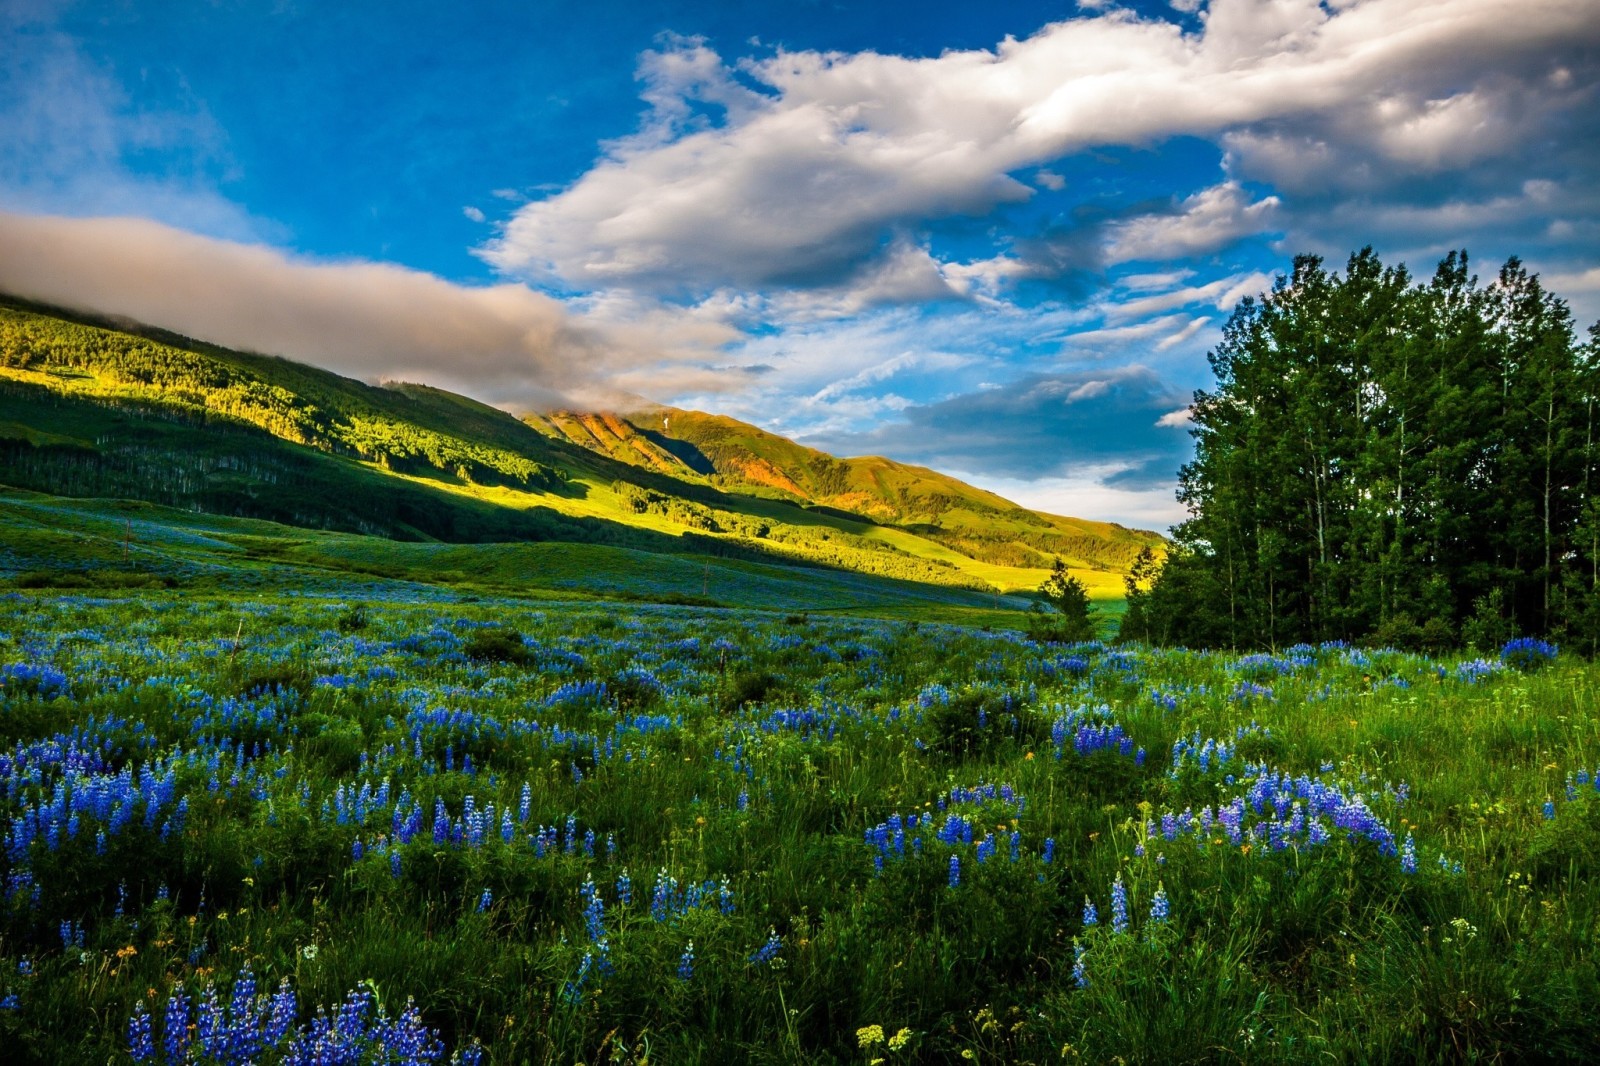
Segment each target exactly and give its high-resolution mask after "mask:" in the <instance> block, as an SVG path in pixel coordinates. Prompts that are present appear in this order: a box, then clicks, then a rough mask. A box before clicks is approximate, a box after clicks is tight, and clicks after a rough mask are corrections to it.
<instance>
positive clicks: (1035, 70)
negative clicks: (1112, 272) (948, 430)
mask: <svg viewBox="0 0 1600 1066" xmlns="http://www.w3.org/2000/svg"><path fill="white" fill-rule="evenodd" d="M1200 17H1201V19H1202V20H1203V29H1202V30H1200V31H1199V32H1193V33H1186V32H1184V30H1183V29H1182V28H1181V26H1180V25H1179V24H1178V23H1175V22H1167V21H1162V20H1159V19H1148V18H1140V17H1137V16H1135V15H1133V14H1130V13H1129V12H1127V11H1123V10H1109V11H1107V12H1105V13H1103V14H1098V15H1094V16H1092V17H1080V18H1074V19H1070V20H1067V21H1064V22H1059V23H1055V24H1053V25H1050V26H1047V27H1045V28H1044V29H1042V30H1040V31H1039V32H1038V33H1036V34H1034V35H1033V36H1031V37H1029V38H1027V39H1025V40H1020V41H1019V40H1014V39H1009V38H1008V39H1007V40H1005V41H1003V42H1001V43H1000V44H999V45H997V46H996V47H995V48H994V49H993V50H988V51H960V52H948V53H945V54H944V55H941V56H939V57H937V58H927V59H908V58H902V57H897V56H889V55H880V54H877V53H858V54H840V53H818V52H781V51H780V52H778V53H776V54H774V55H772V56H770V57H768V58H764V59H747V60H743V61H740V62H738V63H736V64H734V65H733V66H730V65H728V64H727V63H725V62H723V61H722V60H721V59H720V57H718V56H716V55H715V54H714V53H712V52H711V51H710V50H709V49H707V47H706V46H705V45H704V43H703V42H699V41H684V40H668V41H666V42H665V43H664V44H663V46H662V47H661V48H660V49H659V50H658V51H656V52H653V53H650V54H649V55H647V56H646V58H645V60H644V63H643V65H642V77H643V80H644V82H645V92H644V96H645V98H646V100H647V101H648V102H649V104H650V105H651V109H650V112H649V115H648V116H647V118H646V120H645V122H644V123H643V125H642V127H641V129H640V130H639V132H638V133H637V134H636V135H634V136H632V137H628V138H624V139H622V140H620V141H617V142H614V143H613V144H611V145H610V146H609V147H608V150H607V152H606V154H605V156H604V157H603V158H602V159H600V160H599V161H598V162H597V163H596V164H595V166H594V167H593V168H592V169H591V170H590V171H589V172H588V173H586V174H585V175H583V176H582V177H581V178H579V179H578V180H577V181H576V182H575V183H573V184H572V185H571V186H569V187H568V188H566V189H564V190H562V191H560V192H558V193H556V194H554V195H551V196H548V197H546V198H544V199H541V200H537V201H534V202H532V203H529V204H526V205H525V206H523V207H522V208H521V209H520V210H519V211H518V212H517V213H516V215H515V216H514V217H513V218H512V219H511V221H510V222H509V223H508V225H507V226H506V227H505V230H504V232H503V234H502V235H501V237H500V238H499V239H498V240H496V241H494V242H493V243H491V244H490V245H489V246H488V247H487V248H486V249H485V250H484V254H485V256H486V257H487V258H488V259H489V260H490V261H491V262H492V263H494V264H495V265H496V266H498V267H499V268H501V269H503V270H505V271H507V272H510V273H515V274H521V275H524V276H527V277H530V278H534V279H537V280H541V281H552V282H560V283H561V284H563V285H566V286H574V287H577V288H580V289H594V288H601V287H606V286H615V285H627V286H633V287H639V288H644V289H648V290H652V291H657V292H664V293H675V292H681V291H685V290H688V291H700V290H704V289H707V288H714V287H717V286H719V285H724V284H732V285H739V286H746V287H752V288H774V287H776V288H785V287H812V286H820V287H828V286H837V285H839V284H841V283H842V282H843V281H844V280H845V279H847V278H849V277H851V276H855V275H857V274H859V272H860V271H861V269H862V267H861V264H862V263H863V262H866V261H872V260H878V259H882V258H885V257H886V256H889V255H892V254H893V252H892V249H894V248H896V247H898V246H897V245H896V244H895V243H894V242H893V241H886V237H891V236H893V235H895V234H897V233H904V232H905V231H906V230H907V229H908V228H915V227H916V226H918V225H919V224H921V223H922V222H925V221H927V220H930V219H938V218H945V217H950V216H956V215H963V214H969V215H981V214H985V213H987V212H989V211H990V210H992V209H993V208H994V207H995V206H996V205H998V204H1002V203H1007V202H1016V201H1021V200H1025V199H1027V198H1029V197H1030V196H1031V195H1032V194H1033V193H1032V189H1031V188H1030V186H1028V185H1025V184H1023V183H1021V182H1020V181H1018V180H1016V178H1014V177H1013V174H1014V173H1017V172H1021V171H1025V170H1027V169H1029V168H1038V167H1040V166H1042V165H1046V164H1049V163H1051V162H1052V161H1054V160H1057V159H1061V158H1063V157H1065V156H1068V155H1070V154H1072V153H1074V152H1077V151H1079V150H1082V149H1085V148H1088V147H1092V146H1096V145H1140V144H1149V143H1152V142H1155V141H1159V140H1162V139H1164V138H1168V137H1172V136H1176V135H1193V136H1199V137H1209V138H1215V139H1218V140H1224V139H1229V138H1231V140H1228V143H1229V147H1230V149H1231V150H1232V152H1233V153H1234V157H1235V158H1236V159H1237V160H1239V161H1240V163H1239V165H1240V166H1241V167H1245V160H1247V158H1248V159H1252V160H1255V159H1262V158H1265V157H1267V156H1269V155H1271V154H1272V153H1273V151H1275V149H1274V146H1275V145H1278V144H1280V143H1282V144H1288V143H1291V141H1292V139H1294V138H1299V139H1300V140H1299V141H1293V143H1302V142H1304V141H1305V139H1306V138H1310V139H1311V140H1313V141H1315V142H1316V143H1319V144H1323V145H1326V146H1327V151H1328V152H1329V153H1330V155H1331V156H1332V157H1333V158H1337V157H1338V156H1339V155H1342V154H1344V153H1347V152H1350V151H1351V150H1352V149H1358V150H1359V153H1361V154H1363V155H1364V157H1365V158H1368V159H1375V160H1381V161H1382V162H1383V164H1384V168H1385V172H1386V173H1389V174H1392V175H1396V176H1398V175H1403V174H1404V173H1407V172H1413V173H1426V172H1430V171H1433V170H1437V169H1439V168H1441V167H1447V166H1456V165H1459V164H1460V163H1461V162H1463V161H1464V160H1467V159H1479V158H1483V157H1484V156H1485V155H1486V154H1504V153H1506V152H1507V151H1509V150H1510V149H1511V148H1512V146H1513V145H1514V144H1517V143H1521V142H1523V141H1526V140H1527V139H1528V138H1530V137H1533V136H1536V135H1539V134H1541V132H1542V131H1544V130H1545V129H1547V128H1548V126H1549V120H1550V118H1551V115H1552V114H1554V113H1556V112H1559V111H1561V110H1562V109H1563V108H1570V107H1572V106H1575V103H1574V102H1575V101H1577V100H1579V99H1580V98H1581V96H1582V94H1583V93H1584V92H1587V91H1588V90H1589V89H1590V88H1591V86H1590V85H1589V84H1587V83H1586V82H1585V81H1584V79H1583V78H1580V77H1577V76H1575V75H1572V74H1571V73H1570V72H1571V70H1572V68H1573V66H1574V64H1573V62H1565V61H1564V62H1563V65H1562V69H1566V70H1568V71H1569V75H1568V76H1569V78H1570V79H1571V80H1572V81H1573V82H1574V83H1575V84H1574V85H1573V87H1572V88H1571V89H1570V91H1568V92H1567V93H1566V94H1564V95H1562V94H1559V93H1558V94H1552V92H1551V90H1550V84H1551V78H1552V76H1553V75H1552V70H1551V69H1550V68H1551V67H1552V64H1553V62H1554V60H1553V59H1552V57H1553V56H1555V54H1556V53H1557V52H1560V53H1561V55H1562V56H1567V57H1569V58H1570V54H1571V53H1574V52H1576V53H1577V54H1578V55H1579V56H1580V57H1581V55H1582V54H1583V49H1585V48H1588V49H1591V50H1592V49H1593V47H1594V45H1595V44H1597V43H1600V19H1596V18H1594V11H1593V7H1592V3H1589V2H1587V0H1426V2H1423V0H1366V2H1362V3H1350V4H1342V5H1335V6H1332V7H1329V6H1325V5H1323V4H1321V3H1318V2H1317V0H1216V2H1214V3H1211V4H1210V5H1209V6H1208V7H1207V8H1206V9H1205V11H1204V12H1203V14H1202V15H1201V16H1200ZM736 75H737V76H736ZM741 77H742V78H743V79H745V82H747V83H749V84H754V85H759V86H760V87H761V89H762V91H759V92H758V91H756V90H754V89H751V88H748V87H747V85H746V84H743V83H741V82H740V80H739V79H740V78H741ZM1274 124H1278V125H1279V126H1284V128H1282V129H1279V128H1277V126H1275V125H1274ZM1285 124H1287V125H1285ZM1296 124H1299V125H1307V124H1309V130H1310V132H1306V131H1302V130H1299V129H1298V127H1297V125H1296ZM1313 134H1314V135H1315V136H1314V137H1313ZM1285 138H1289V139H1291V140H1284V139H1285ZM1277 155H1278V156H1279V157H1284V156H1285V155H1286V152H1284V151H1282V150H1277ZM1280 163H1281V158H1280ZM1246 169H1248V168H1246ZM1047 173H1048V172H1047ZM1036 177H1037V172H1036ZM1310 177H1311V175H1310V174H1309V173H1308V174H1304V175H1302V178H1303V179H1305V180H1310ZM1200 197H1201V198H1200V199H1198V200H1195V201H1193V202H1190V203H1186V204H1185V205H1184V211H1183V212H1182V213H1181V214H1180V215H1179V216H1175V217H1176V219H1179V220H1186V221H1174V220H1171V219H1169V220H1167V222H1166V223H1165V225H1164V227H1163V225H1162V224H1160V223H1158V222H1156V221H1154V220H1151V221H1149V222H1148V223H1146V224H1145V225H1144V226H1143V227H1142V228H1141V226H1140V225H1137V224H1136V225H1133V226H1131V228H1128V229H1125V230H1124V231H1123V233H1122V237H1121V243H1120V244H1119V245H1117V247H1119V248H1120V249H1121V251H1120V253H1119V254H1121V255H1123V256H1125V257H1128V258H1132V257H1133V256H1134V255H1136V254H1138V255H1145V254H1148V255H1156V254H1159V252H1160V249H1162V248H1163V247H1167V248H1171V249H1173V250H1174V253H1175V254H1184V249H1202V248H1213V247H1216V246H1217V245H1218V243H1219V242H1225V241H1226V240H1228V239H1230V235H1237V234H1238V233H1241V232H1248V231H1251V227H1256V228H1259V227H1261V226H1262V225H1264V224H1266V223H1267V221H1268V216H1269V215H1270V214H1271V209H1272V207H1273V206H1275V204H1274V202H1273V201H1272V200H1271V199H1270V198H1268V199H1265V200H1261V201H1258V202H1255V203H1250V202H1248V199H1247V198H1245V197H1243V195H1242V192H1241V191H1240V190H1239V188H1238V187H1237V186H1233V185H1223V186H1218V187H1217V188H1216V189H1213V190H1209V191H1208V192H1207V193H1202V194H1200ZM1163 238H1165V239H1166V241H1167V242H1168V243H1167V244H1165V245H1163V244H1162V243H1161V241H1162V239H1163Z"/></svg>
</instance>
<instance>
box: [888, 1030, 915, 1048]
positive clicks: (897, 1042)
mask: <svg viewBox="0 0 1600 1066" xmlns="http://www.w3.org/2000/svg"><path fill="white" fill-rule="evenodd" d="M909 1043H911V1030H910V1029H902V1030H900V1031H899V1032H898V1033H896V1034H894V1035H893V1036H891V1037H890V1038H889V1050H890V1051H899V1050H900V1049H901V1048H903V1047H905V1046H906V1045H907V1044H909Z"/></svg>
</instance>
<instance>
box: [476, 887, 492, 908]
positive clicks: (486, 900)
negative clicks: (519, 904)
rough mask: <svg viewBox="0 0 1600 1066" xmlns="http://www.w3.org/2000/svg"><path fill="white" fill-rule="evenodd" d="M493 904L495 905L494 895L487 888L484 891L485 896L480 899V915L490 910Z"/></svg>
mask: <svg viewBox="0 0 1600 1066" xmlns="http://www.w3.org/2000/svg"><path fill="white" fill-rule="evenodd" d="M493 903H494V893H493V892H491V891H489V890H488V889H487V888H486V889H484V890H483V895H481V896H479V897H478V913H480V914H481V913H483V912H484V911H486V910H488V909H489V907H490V906H491V905H492V904H493Z"/></svg>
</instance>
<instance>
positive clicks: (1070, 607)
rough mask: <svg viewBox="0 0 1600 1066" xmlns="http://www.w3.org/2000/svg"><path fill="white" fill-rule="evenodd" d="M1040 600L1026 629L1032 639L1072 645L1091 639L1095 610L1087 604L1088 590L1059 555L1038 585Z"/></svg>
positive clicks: (1096, 622) (1094, 625)
mask: <svg viewBox="0 0 1600 1066" xmlns="http://www.w3.org/2000/svg"><path fill="white" fill-rule="evenodd" d="M1039 595H1040V596H1041V597H1043V598H1044V603H1042V604H1037V603H1036V604H1034V606H1033V610H1032V612H1031V613H1030V615H1029V618H1028V632H1029V635H1030V636H1032V637H1033V639H1035V640H1039V641H1045V642H1048V643H1051V644H1076V643H1078V642H1080V641H1085V640H1093V639H1094V637H1095V628H1096V625H1097V624H1098V622H1099V612H1097V611H1095V610H1093V609H1092V608H1091V607H1090V606H1089V590H1088V589H1087V588H1086V587H1084V584H1083V582H1082V581H1079V580H1078V579H1077V578H1076V577H1075V576H1073V575H1072V574H1070V573H1068V572H1067V564H1066V563H1063V562H1062V561H1061V559H1060V557H1057V558H1056V560H1055V562H1054V563H1052V564H1051V566H1050V576H1049V577H1047V578H1045V579H1044V582H1043V583H1042V584H1041V585H1040V586H1039Z"/></svg>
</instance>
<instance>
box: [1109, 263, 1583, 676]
mask: <svg viewBox="0 0 1600 1066" xmlns="http://www.w3.org/2000/svg"><path fill="white" fill-rule="evenodd" d="M1210 361H1211V367H1212V370H1213V371H1214V372H1215V375H1216V386H1215V388H1213V389H1211V390H1209V391H1202V392H1197V393H1196V394H1195V402H1194V408H1193V419H1194V425H1195V428H1194V437H1195V443H1196V451H1195V458H1194V461H1193V462H1191V463H1189V464H1188V465H1186V466H1185V467H1183V469H1182V471H1181V473H1180V487H1179V499H1180V500H1181V501H1182V502H1183V503H1184V504H1186V505H1187V507H1188V509H1189V513H1190V516H1191V517H1190V518H1189V519H1188V520H1187V521H1186V522H1184V523H1182V524H1181V525H1180V526H1179V527H1177V529H1176V531H1175V540H1176V544H1175V545H1174V548H1173V550H1172V553H1171V555H1170V557H1169V559H1168V561H1167V563H1166V565H1165V567H1164V569H1162V570H1161V571H1160V574H1159V577H1156V578H1154V579H1153V582H1152V581H1151V580H1150V579H1149V578H1150V575H1149V569H1150V568H1145V569H1144V570H1142V571H1141V572H1140V573H1139V574H1136V575H1135V576H1134V579H1133V582H1132V587H1131V592H1132V593H1133V595H1132V596H1131V597H1130V607H1131V608H1133V610H1132V617H1130V619H1129V626H1128V627H1125V629H1126V630H1127V632H1128V635H1129V636H1134V637H1143V638H1147V639H1153V640H1156V641H1158V642H1164V643H1183V644H1189V645H1195V646H1199V645H1212V646H1218V645H1228V646H1234V647H1238V646H1247V645H1262V646H1274V647H1275V646H1282V645H1286V644H1292V643H1295V642H1299V641H1321V640H1330V639H1352V640H1376V641H1378V642H1381V643H1386V644H1395V645H1400V646H1405V645H1412V646H1436V647H1443V646H1451V645H1455V646H1459V645H1461V644H1464V643H1471V644H1477V645H1479V646H1485V645H1490V644H1492V643H1493V642H1495V641H1496V640H1499V639H1501V638H1503V637H1505V636H1508V635H1514V634H1519V633H1521V634H1538V635H1545V636H1554V637H1556V638H1558V639H1566V640H1568V641H1570V642H1572V643H1576V644H1580V645H1582V646H1583V647H1584V648H1585V649H1586V650H1590V651H1593V650H1594V645H1595V641H1596V639H1597V635H1600V507H1597V505H1596V499H1595V493H1594V488H1595V487H1596V484H1597V479H1600V469H1597V462H1600V439H1597V437H1600V423H1597V417H1596V416H1597V414H1600V411H1597V410H1596V401H1597V399H1600V368H1597V364H1600V325H1597V326H1596V327H1592V328H1591V329H1590V330H1589V335H1588V340H1587V342H1580V339H1579V338H1578V336H1577V335H1576V331H1575V329H1574V325H1573V319H1572V315H1571V312H1570V311H1569V310H1568V308H1567V306H1566V304H1565V303H1564V302H1563V301H1561V300H1560V299H1559V298H1557V297H1556V296H1554V295H1553V294H1551V293H1549V292H1546V291H1545V289H1544V288H1543V287H1542V286H1541V284H1540V282H1539V279H1538V277H1537V276H1536V275H1534V274H1531V273H1529V272H1528V271H1527V270H1526V269H1525V268H1524V267H1523V265H1522V264H1521V263H1520V262H1518V261H1517V260H1516V259H1512V260H1510V261H1509V262H1507V263H1506V264H1505V266H1504V267H1503V268H1502V269H1501V270H1500V272H1499V273H1498V275H1497V276H1496V277H1495V279H1494V280H1493V281H1492V282H1490V283H1489V284H1487V285H1480V284H1479V282H1478V279H1477V278H1476V277H1475V276H1474V275H1473V274H1472V273H1471V272H1470V270H1469V268H1468V259H1467V255H1466V253H1465V252H1459V253H1454V252H1453V253H1451V254H1450V255H1449V256H1447V257H1446V258H1445V259H1444V260H1443V261H1442V262H1441V263H1440V264H1439V266H1438V269H1437V270H1436V271H1435V272H1434V274H1433V277H1432V278H1431V279H1429V280H1428V281H1425V282H1418V281H1414V280H1413V278H1412V277H1411V275H1410V274H1409V273H1408V272H1407V271H1406V268H1405V267H1404V266H1398V267H1390V266H1385V265H1384V264H1383V263H1382V262H1380V260H1379V258H1378V257H1377V256H1376V255H1375V254H1373V252H1372V250H1371V249H1370V248H1369V249H1364V250H1363V251H1361V252H1359V253H1357V254H1356V255H1354V256H1352V257H1351V258H1350V260H1349V262H1348V264H1347V266H1346V268H1345V270H1344V273H1343V274H1342V275H1340V274H1338V273H1334V272H1330V271H1329V270H1327V269H1325V268H1324V266H1323V264H1322V261H1321V260H1320V259H1318V258H1317V257H1315V256H1301V257H1299V258H1297V259H1296V260H1295V261H1294V268H1293V271H1292V273H1291V274H1290V275H1289V276H1287V277H1280V278H1279V279H1278V282H1277V284H1276V285H1275V286H1274V287H1273V289H1272V291H1271V292H1270V293H1268V294H1266V295H1264V296H1262V297H1261V298H1259V299H1246V300H1244V301H1243V302H1242V303H1241V304H1240V305H1239V306H1238V308H1237V309H1236V310H1235V311H1234V313H1233V315H1232V317H1231V318H1230V319H1229V321H1228V323H1227V326H1226V327H1225V329H1224V331H1223V336H1222V341H1221V343H1220V344H1219V345H1218V347H1217V348H1216V350H1215V351H1214V352H1212V354H1211V356H1210Z"/></svg>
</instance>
